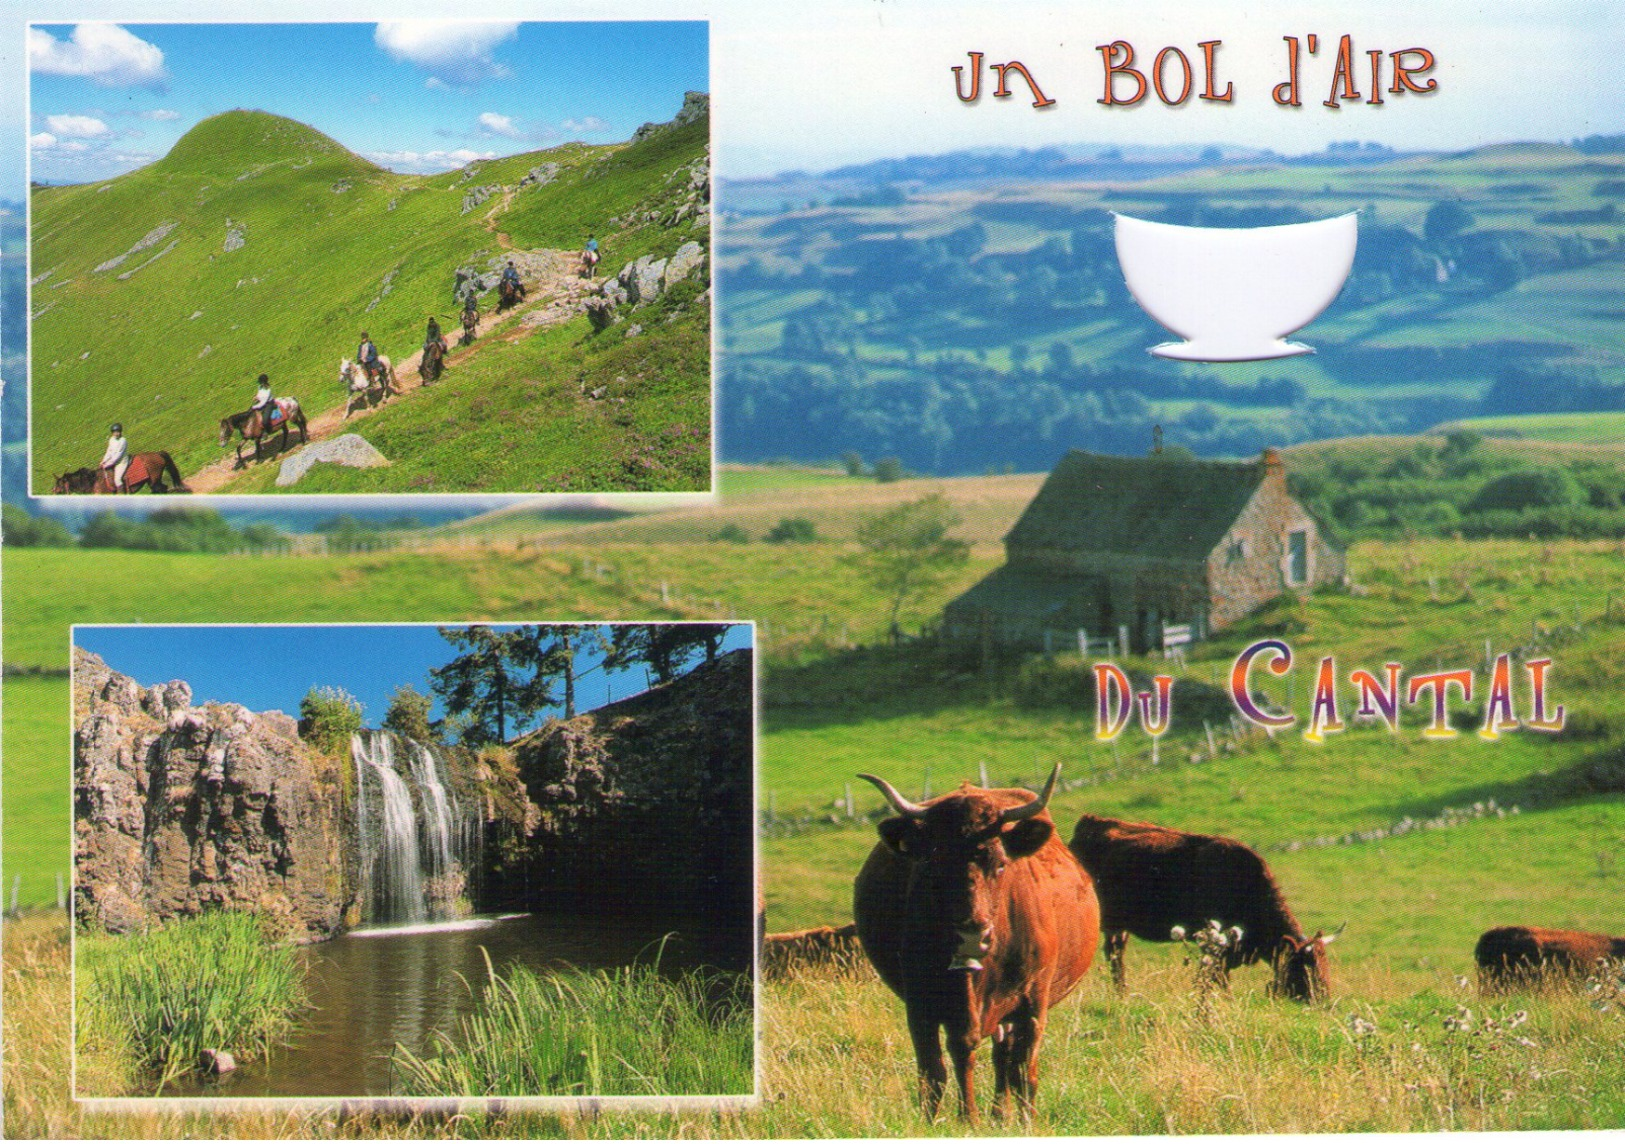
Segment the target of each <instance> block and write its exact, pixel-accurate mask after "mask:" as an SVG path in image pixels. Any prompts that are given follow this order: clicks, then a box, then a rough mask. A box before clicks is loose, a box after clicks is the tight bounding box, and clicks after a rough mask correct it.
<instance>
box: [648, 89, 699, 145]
mask: <svg viewBox="0 0 1625 1144" xmlns="http://www.w3.org/2000/svg"><path fill="white" fill-rule="evenodd" d="M709 114H711V96H710V93H708V92H704V91H685V92H684V93H683V106H682V107H680V108H678V110H677V114H676V116H675V117H673V118H672V119H671V120H669V121H668V122H666V123H645V124H644V125H643V126H642V127H639V128H638V129H637V130H636V131H634V132H632V142H633V143H637V142H640V141H642V140H644V139H647V138H648V137H649V136H651V135H653V134H655V133H656V132H658V131H664V130H665V129H666V128H668V127H681V126H683V124H685V123H693V122H694V121H695V120H696V119H699V118H701V117H703V116H706V115H709Z"/></svg>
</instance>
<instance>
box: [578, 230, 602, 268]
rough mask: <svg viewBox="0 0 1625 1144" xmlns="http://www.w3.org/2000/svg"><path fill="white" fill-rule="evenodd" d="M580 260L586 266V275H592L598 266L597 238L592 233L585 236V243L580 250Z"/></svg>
mask: <svg viewBox="0 0 1625 1144" xmlns="http://www.w3.org/2000/svg"><path fill="white" fill-rule="evenodd" d="M581 262H582V265H584V266H585V267H586V268H587V277H589V278H590V277H592V276H593V273H594V271H595V269H596V268H597V266H598V239H597V238H596V237H595V236H594V235H590V234H589V235H588V236H587V245H586V246H585V247H583V248H582V250H581Z"/></svg>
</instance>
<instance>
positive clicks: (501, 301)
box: [497, 278, 525, 314]
mask: <svg viewBox="0 0 1625 1144" xmlns="http://www.w3.org/2000/svg"><path fill="white" fill-rule="evenodd" d="M524 296H525V288H524V287H523V286H521V285H519V284H518V283H517V282H513V281H510V280H509V279H507V278H504V279H503V280H502V281H501V283H500V284H498V286H497V313H499V314H500V313H502V311H504V310H506V309H509V308H510V307H513V306H517V305H519V300H520V299H521V298H523V297H524Z"/></svg>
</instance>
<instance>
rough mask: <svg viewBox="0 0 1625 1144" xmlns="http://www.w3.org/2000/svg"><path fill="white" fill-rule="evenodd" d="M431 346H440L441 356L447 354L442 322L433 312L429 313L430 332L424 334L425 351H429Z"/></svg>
mask: <svg viewBox="0 0 1625 1144" xmlns="http://www.w3.org/2000/svg"><path fill="white" fill-rule="evenodd" d="M430 346H439V347H440V356H441V357H445V356H446V339H445V338H444V337H442V336H441V334H440V322H439V320H438V319H437V318H436V317H435V316H434V315H433V314H430V315H429V329H428V332H427V333H425V334H424V335H423V352H424V353H428V352H429V347H430Z"/></svg>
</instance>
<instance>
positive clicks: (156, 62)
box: [28, 24, 169, 88]
mask: <svg viewBox="0 0 1625 1144" xmlns="http://www.w3.org/2000/svg"><path fill="white" fill-rule="evenodd" d="M28 64H29V67H31V68H32V69H33V70H34V71H36V72H38V73H40V74H41V75H63V76H78V77H80V78H82V79H88V80H90V81H91V82H93V83H97V84H100V85H101V86H103V87H152V88H162V87H163V86H164V85H165V83H166V82H167V81H168V79H169V73H168V72H167V71H165V70H164V53H163V51H162V50H161V49H159V48H158V47H156V46H155V45H153V44H149V43H147V41H145V40H143V39H141V38H140V37H139V36H135V35H132V34H131V33H129V32H127V31H125V30H124V29H123V28H121V27H119V26H118V25H117V24H76V25H74V29H73V33H72V35H71V37H70V38H69V39H67V40H58V39H57V38H56V37H54V36H52V35H51V33H49V32H47V31H45V29H43V28H30V29H28Z"/></svg>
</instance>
